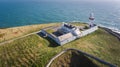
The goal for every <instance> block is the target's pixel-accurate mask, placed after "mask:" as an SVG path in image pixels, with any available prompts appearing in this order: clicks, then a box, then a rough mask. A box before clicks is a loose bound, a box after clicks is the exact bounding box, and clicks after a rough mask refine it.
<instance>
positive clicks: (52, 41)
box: [37, 32, 59, 47]
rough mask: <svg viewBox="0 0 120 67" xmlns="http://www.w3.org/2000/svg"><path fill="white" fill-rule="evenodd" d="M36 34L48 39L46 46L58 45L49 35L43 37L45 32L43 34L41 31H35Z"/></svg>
mask: <svg viewBox="0 0 120 67" xmlns="http://www.w3.org/2000/svg"><path fill="white" fill-rule="evenodd" d="M37 35H39V36H40V37H42V38H44V39H46V40H48V42H49V46H48V47H57V46H59V44H57V43H56V42H55V41H54V40H53V39H51V38H49V37H45V34H43V33H42V32H39V33H37Z"/></svg>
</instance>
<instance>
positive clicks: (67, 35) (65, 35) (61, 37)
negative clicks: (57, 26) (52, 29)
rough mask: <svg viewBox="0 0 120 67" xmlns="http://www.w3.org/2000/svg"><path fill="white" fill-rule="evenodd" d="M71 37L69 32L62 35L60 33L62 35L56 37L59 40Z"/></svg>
mask: <svg viewBox="0 0 120 67" xmlns="http://www.w3.org/2000/svg"><path fill="white" fill-rule="evenodd" d="M71 37H73V35H72V34H71V33H67V34H64V35H62V36H59V37H58V39H59V40H60V41H64V40H66V39H69V38H71Z"/></svg>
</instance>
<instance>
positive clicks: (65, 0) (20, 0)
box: [0, 0, 120, 2]
mask: <svg viewBox="0 0 120 67" xmlns="http://www.w3.org/2000/svg"><path fill="white" fill-rule="evenodd" d="M24 1H28V2H29V1H48V2H49V1H58V2H71V1H85V2H120V0H0V2H24Z"/></svg>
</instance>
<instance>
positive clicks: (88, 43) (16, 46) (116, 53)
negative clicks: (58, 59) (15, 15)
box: [0, 23, 120, 67]
mask: <svg viewBox="0 0 120 67" xmlns="http://www.w3.org/2000/svg"><path fill="white" fill-rule="evenodd" d="M55 24H56V23H53V24H48V25H47V24H43V25H40V27H39V26H38V27H39V28H37V30H39V29H41V28H43V27H45V26H49V25H50V26H51V25H55ZM35 29H36V28H35ZM33 31H34V30H33V27H29V32H33ZM25 33H28V31H26V32H25ZM52 42H53V41H51V42H49V41H48V40H46V39H44V38H42V37H40V36H39V35H37V34H33V35H30V36H27V37H24V38H22V39H18V40H15V41H13V42H10V43H7V44H4V45H1V46H0V57H1V58H0V67H8V66H9V67H21V66H23V67H45V65H46V64H47V63H48V62H49V60H50V59H51V58H52V57H53V56H54V55H56V54H57V53H59V52H61V51H62V50H64V49H66V48H76V49H80V50H82V51H84V52H87V53H89V54H92V55H94V56H96V57H99V58H101V59H103V60H105V61H108V62H110V63H112V64H115V65H118V66H120V41H119V40H118V39H117V38H116V37H114V36H113V35H111V34H109V33H108V32H106V31H105V30H104V29H98V30H97V31H95V32H94V33H92V34H89V35H87V36H85V37H82V38H80V39H77V40H75V41H72V42H70V43H67V44H65V45H63V46H57V47H54V45H55V43H52Z"/></svg>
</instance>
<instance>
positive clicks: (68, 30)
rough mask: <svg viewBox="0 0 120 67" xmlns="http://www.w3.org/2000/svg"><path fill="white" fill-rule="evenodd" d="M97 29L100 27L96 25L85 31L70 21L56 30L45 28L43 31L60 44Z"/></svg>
mask: <svg viewBox="0 0 120 67" xmlns="http://www.w3.org/2000/svg"><path fill="white" fill-rule="evenodd" d="M49 29H51V28H49ZM49 29H47V30H49ZM97 29H98V27H97V26H96V25H95V26H92V27H90V28H89V29H85V30H84V31H81V30H80V29H79V28H78V26H74V25H72V24H68V23H63V24H62V25H61V26H60V27H58V29H57V30H54V31H53V32H47V30H44V29H43V30H41V32H42V33H43V34H45V35H47V36H48V37H50V38H51V39H53V40H54V41H55V42H56V43H58V44H59V45H63V44H66V43H68V42H70V41H73V40H75V39H77V38H80V37H82V36H85V35H88V34H90V33H92V32H94V31H95V30H97Z"/></svg>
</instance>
